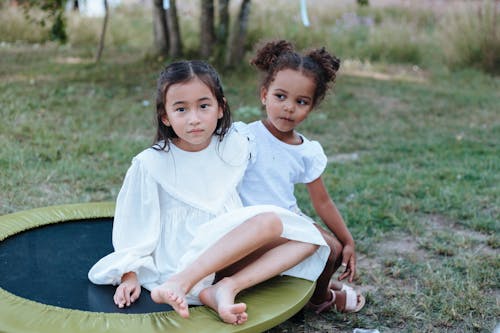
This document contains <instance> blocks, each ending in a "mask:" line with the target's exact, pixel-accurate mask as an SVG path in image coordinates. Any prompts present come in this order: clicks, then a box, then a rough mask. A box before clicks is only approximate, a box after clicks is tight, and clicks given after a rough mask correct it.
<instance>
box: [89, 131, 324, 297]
mask: <svg viewBox="0 0 500 333" xmlns="http://www.w3.org/2000/svg"><path fill="white" fill-rule="evenodd" d="M248 159H249V147H248V141H247V139H246V138H245V137H243V136H241V135H240V134H238V133H236V132H235V131H230V132H229V133H228V134H227V135H226V136H225V137H224V140H223V141H220V140H219V138H218V137H216V136H214V137H213V139H212V141H211V143H210V145H209V146H208V147H207V148H205V149H204V150H202V151H199V152H187V151H184V150H181V149H179V148H177V147H176V146H175V145H174V144H172V143H170V145H169V146H168V147H167V148H166V149H165V150H155V149H153V148H149V149H146V150H144V151H143V152H141V153H140V154H138V155H137V156H136V157H135V158H134V159H133V161H132V165H131V166H130V168H129V170H128V171H127V174H126V176H125V180H124V183H123V185H122V188H121V190H120V192H119V194H118V197H117V201H116V211H115V217H114V224H113V247H114V252H112V253H111V254H109V255H107V256H105V257H104V258H102V259H100V260H99V261H98V262H97V263H96V264H95V265H94V266H93V267H92V268H91V269H90V271H89V273H88V277H89V279H90V280H91V281H92V282H93V283H95V284H114V285H116V284H119V283H120V281H121V276H122V275H123V274H124V273H126V272H131V271H133V272H135V273H136V274H137V276H138V279H139V281H140V283H141V285H142V286H144V287H145V288H146V289H149V290H151V289H152V288H154V287H156V286H158V285H160V284H161V283H163V282H164V281H165V280H167V279H168V278H169V277H170V276H171V275H172V274H175V273H176V272H179V271H181V270H182V269H183V268H185V267H186V266H187V265H189V264H190V263H191V262H193V260H195V259H196V258H197V257H198V256H199V255H200V254H201V253H202V252H203V251H205V250H206V249H207V248H208V247H209V246H211V245H212V244H214V243H215V242H216V241H217V240H218V239H219V238H221V237H222V236H223V235H225V234H226V233H228V232H229V231H231V230H232V229H233V228H235V227H236V226H238V225H240V224H241V223H243V222H244V221H246V220H248V219H249V218H251V217H253V216H255V215H257V214H259V213H263V212H275V213H277V214H278V215H279V216H280V217H281V220H282V222H283V234H282V237H285V238H288V239H291V240H298V241H303V242H308V243H312V244H317V245H320V246H319V248H318V250H317V251H316V252H315V253H314V254H313V255H312V256H310V257H309V258H307V259H305V260H304V261H303V262H301V263H300V264H298V265H296V266H295V267H292V268H291V269H290V270H288V271H286V272H284V273H283V274H285V275H291V276H295V277H299V278H304V279H308V280H316V279H317V277H318V276H319V275H320V273H321V271H322V270H323V268H324V265H325V263H326V260H327V258H328V254H329V251H330V250H329V248H328V246H327V245H326V243H325V241H324V240H323V238H322V237H321V234H320V233H319V232H318V231H317V229H316V228H315V227H314V226H313V224H312V223H311V222H310V221H309V220H307V219H305V218H304V217H301V216H299V215H297V214H294V213H292V212H290V211H288V210H286V209H282V208H279V207H276V206H271V205H259V206H250V207H243V205H242V203H241V200H240V197H239V195H238V192H237V190H236V188H237V185H238V183H239V182H240V181H241V179H242V177H243V174H244V171H245V168H246V166H247V163H248ZM213 279H214V274H211V275H210V276H207V277H206V278H204V279H203V280H202V281H200V282H199V283H198V284H197V285H196V286H195V287H194V288H193V289H192V290H191V292H190V293H189V294H188V295H187V299H188V303H190V304H200V301H199V299H198V294H199V292H200V291H201V290H202V289H203V288H205V287H207V286H209V285H210V284H212V283H213Z"/></svg>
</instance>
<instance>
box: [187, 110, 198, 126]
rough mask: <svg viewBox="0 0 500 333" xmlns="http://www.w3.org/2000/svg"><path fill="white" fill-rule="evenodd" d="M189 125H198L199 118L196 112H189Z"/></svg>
mask: <svg viewBox="0 0 500 333" xmlns="http://www.w3.org/2000/svg"><path fill="white" fill-rule="evenodd" d="M189 123H190V124H199V123H200V117H199V115H198V112H197V111H194V112H191V114H190V116H189Z"/></svg>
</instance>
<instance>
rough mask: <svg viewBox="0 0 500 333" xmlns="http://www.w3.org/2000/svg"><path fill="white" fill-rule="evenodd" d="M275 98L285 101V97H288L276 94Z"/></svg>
mask: <svg viewBox="0 0 500 333" xmlns="http://www.w3.org/2000/svg"><path fill="white" fill-rule="evenodd" d="M275 96H276V98H278V99H279V100H284V99H285V97H286V96H285V95H283V94H276V95H275Z"/></svg>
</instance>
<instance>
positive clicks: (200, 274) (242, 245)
mask: <svg viewBox="0 0 500 333" xmlns="http://www.w3.org/2000/svg"><path fill="white" fill-rule="evenodd" d="M282 231H283V225H282V223H281V220H280V218H279V217H278V216H277V215H276V214H274V213H263V214H259V215H256V216H254V217H253V218H251V219H249V220H248V221H246V222H244V223H242V224H241V225H239V226H237V227H236V228H234V229H233V230H231V231H230V232H229V233H227V234H226V235H224V236H223V237H222V238H221V239H220V240H219V241H217V242H216V243H215V244H213V245H212V246H211V247H210V248H208V249H207V250H206V251H205V252H203V253H202V254H201V255H200V256H199V257H198V258H197V259H196V260H195V261H194V262H193V263H192V264H191V265H189V266H188V267H187V268H186V269H185V270H183V271H181V272H179V273H177V274H175V275H173V276H172V277H170V278H169V279H168V280H167V281H165V282H164V283H163V284H162V285H160V286H158V287H156V288H154V289H153V290H152V291H151V298H152V299H153V301H155V302H157V303H167V304H170V305H171V306H172V307H173V308H174V310H175V311H176V312H177V313H179V315H181V316H182V317H184V318H187V317H188V316H189V310H188V305H187V302H186V293H188V292H189V290H191V288H192V287H193V286H194V285H195V284H196V283H198V282H199V281H200V280H201V279H203V278H204V277H206V276H208V275H210V274H212V273H214V272H217V271H219V270H221V269H223V268H224V267H226V266H228V265H231V264H233V263H235V262H236V261H238V260H240V259H242V258H243V257H245V256H246V255H248V253H252V252H254V251H255V250H257V249H258V248H260V247H262V246H264V245H266V244H268V243H272V242H274V241H276V240H277V239H279V238H280V235H281V233H282ZM238 310H240V309H238ZM240 312H244V309H243V310H242V311H240Z"/></svg>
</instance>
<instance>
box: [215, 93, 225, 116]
mask: <svg viewBox="0 0 500 333" xmlns="http://www.w3.org/2000/svg"><path fill="white" fill-rule="evenodd" d="M223 99H224V105H227V99H226V97H223ZM223 116H224V107H223V106H222V105H219V112H218V114H217V119H221V118H222V117H223Z"/></svg>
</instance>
